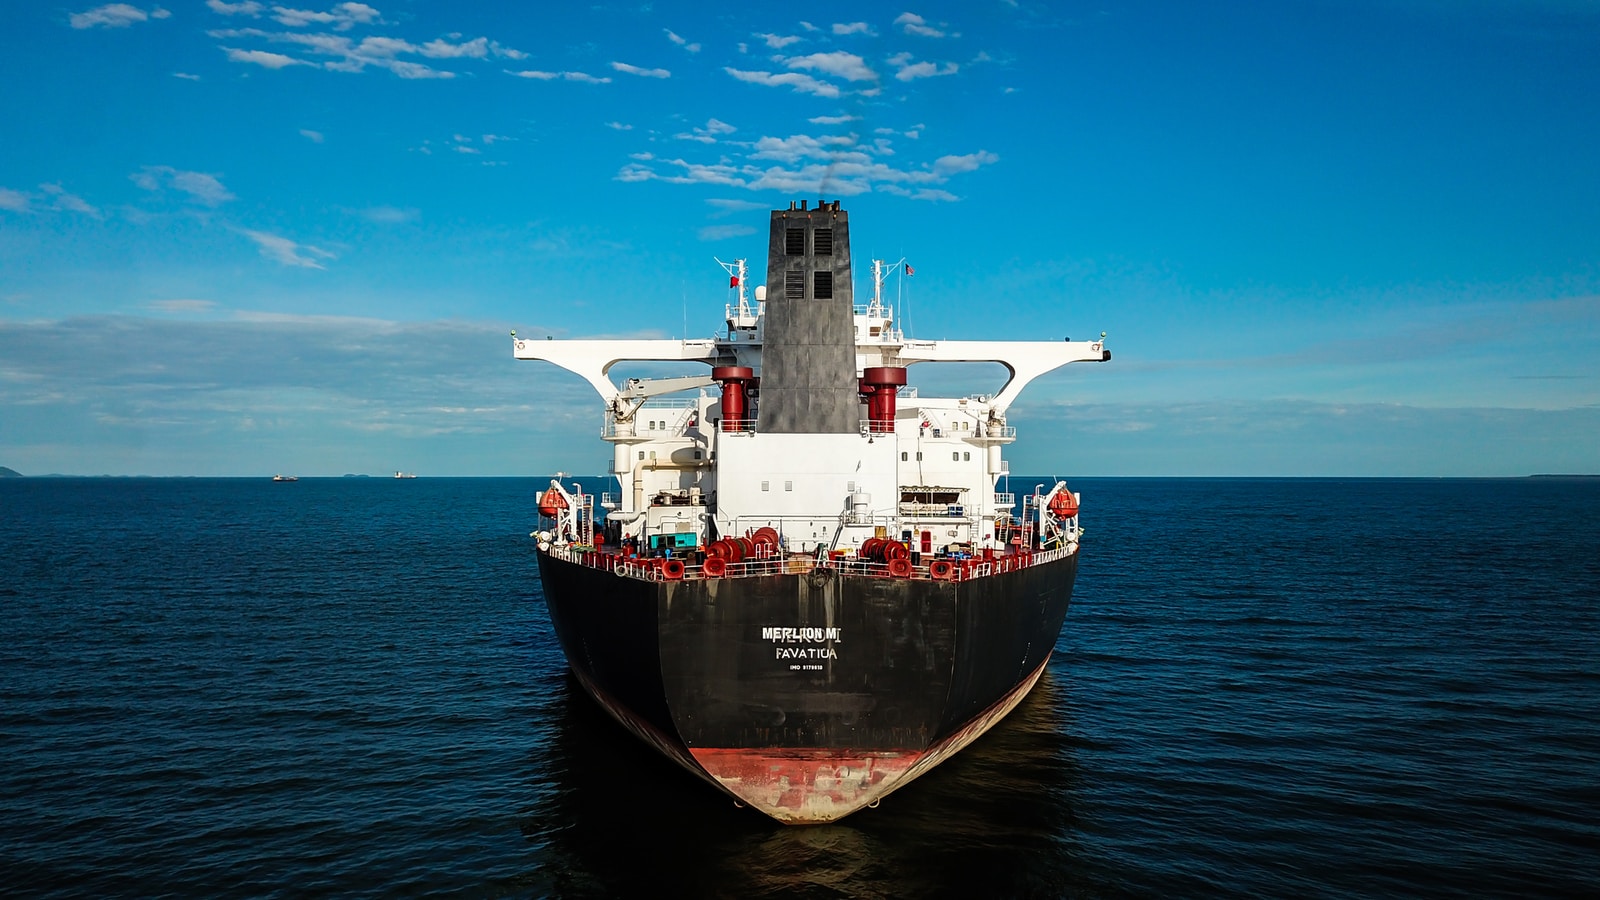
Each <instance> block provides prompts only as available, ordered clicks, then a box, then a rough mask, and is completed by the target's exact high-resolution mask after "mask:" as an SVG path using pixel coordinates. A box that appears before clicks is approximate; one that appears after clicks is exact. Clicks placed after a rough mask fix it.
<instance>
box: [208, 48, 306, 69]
mask: <svg viewBox="0 0 1600 900" xmlns="http://www.w3.org/2000/svg"><path fill="white" fill-rule="evenodd" d="M222 50H223V52H224V53H226V54H228V61H229V62H242V63H254V64H255V65H258V66H265V67H266V68H268V69H281V68H283V67H285V66H309V65H311V63H308V62H306V61H305V60H303V59H295V58H294V57H292V56H284V55H283V54H282V53H273V52H271V51H269V50H239V49H237V48H234V47H223V48H222Z"/></svg>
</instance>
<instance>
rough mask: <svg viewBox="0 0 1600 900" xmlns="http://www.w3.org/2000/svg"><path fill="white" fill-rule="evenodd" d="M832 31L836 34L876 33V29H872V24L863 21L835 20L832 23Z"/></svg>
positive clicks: (869, 34)
mask: <svg viewBox="0 0 1600 900" xmlns="http://www.w3.org/2000/svg"><path fill="white" fill-rule="evenodd" d="M833 33H834V34H837V35H846V34H864V35H867V36H868V37H871V36H872V35H875V34H877V32H876V31H873V30H872V26H871V25H868V24H867V23H865V22H835V23H833Z"/></svg>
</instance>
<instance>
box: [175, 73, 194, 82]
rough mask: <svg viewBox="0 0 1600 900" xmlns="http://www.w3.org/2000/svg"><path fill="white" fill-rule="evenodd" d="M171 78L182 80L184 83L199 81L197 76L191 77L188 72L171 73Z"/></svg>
mask: <svg viewBox="0 0 1600 900" xmlns="http://www.w3.org/2000/svg"><path fill="white" fill-rule="evenodd" d="M172 77H173V78H182V79H183V80H184V81H199V80H200V76H199V75H191V74H189V73H188V72H173V73H172Z"/></svg>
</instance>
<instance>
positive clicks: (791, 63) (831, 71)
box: [783, 50, 878, 81]
mask: <svg viewBox="0 0 1600 900" xmlns="http://www.w3.org/2000/svg"><path fill="white" fill-rule="evenodd" d="M783 64H784V65H785V66H787V67H788V68H791V69H807V70H810V71H815V72H822V73H825V74H828V75H832V76H834V77H836V78H844V79H846V80H849V81H874V80H876V79H877V77H878V73H877V72H874V71H872V68H871V67H870V66H868V65H867V61H866V60H864V59H862V58H861V57H859V56H857V55H856V54H854V53H849V52H847V51H844V50H835V51H833V52H831V53H812V54H810V55H807V56H792V57H789V58H787V59H784V60H783Z"/></svg>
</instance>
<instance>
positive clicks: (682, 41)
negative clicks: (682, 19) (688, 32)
mask: <svg viewBox="0 0 1600 900" xmlns="http://www.w3.org/2000/svg"><path fill="white" fill-rule="evenodd" d="M662 30H663V31H665V32H666V33H667V40H669V41H671V42H673V43H674V44H677V45H678V46H679V47H682V48H683V49H685V50H687V51H689V52H690V53H699V52H700V45H699V44H691V43H689V39H688V38H684V37H680V36H678V34H677V33H676V32H674V31H673V30H672V29H670V28H666V29H662Z"/></svg>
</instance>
